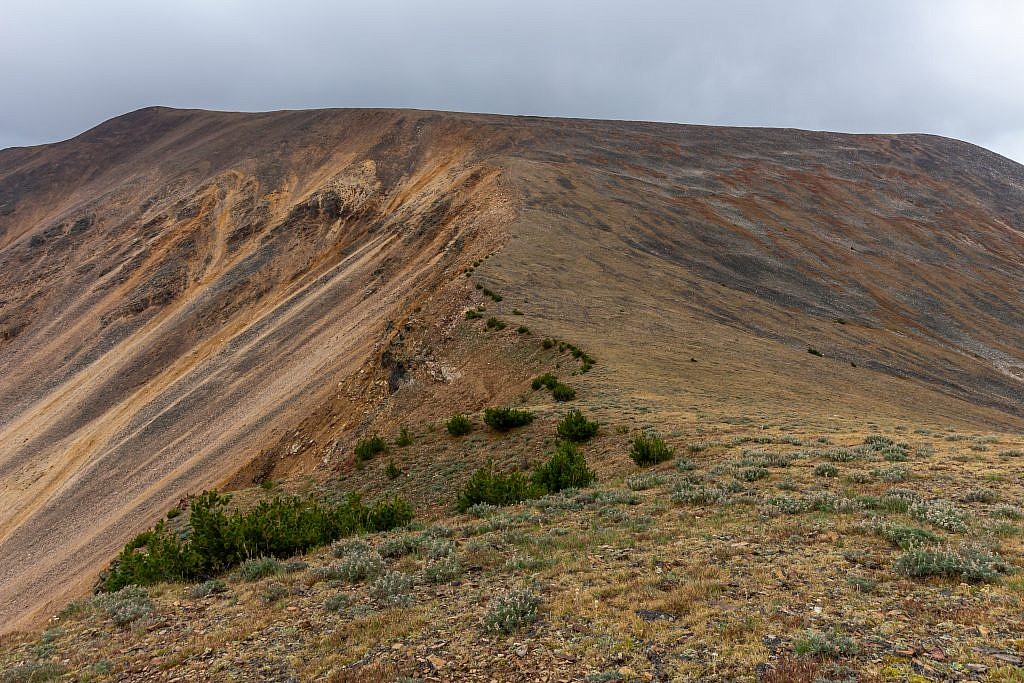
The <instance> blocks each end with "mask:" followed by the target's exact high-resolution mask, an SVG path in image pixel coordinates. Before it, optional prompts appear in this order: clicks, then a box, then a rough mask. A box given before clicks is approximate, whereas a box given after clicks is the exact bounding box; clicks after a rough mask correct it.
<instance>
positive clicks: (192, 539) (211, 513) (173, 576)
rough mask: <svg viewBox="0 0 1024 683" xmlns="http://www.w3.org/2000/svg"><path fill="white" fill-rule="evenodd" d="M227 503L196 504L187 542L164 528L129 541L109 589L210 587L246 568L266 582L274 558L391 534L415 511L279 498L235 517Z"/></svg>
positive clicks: (210, 494)
mask: <svg viewBox="0 0 1024 683" xmlns="http://www.w3.org/2000/svg"><path fill="white" fill-rule="evenodd" d="M228 500H229V497H228V496H224V495H221V494H219V493H217V492H216V491H207V492H204V493H203V494H201V495H199V496H196V497H195V498H194V499H193V500H192V504H191V513H190V515H189V524H188V529H187V531H186V533H185V534H183V535H184V537H185V540H182V538H181V537H180V536H179V535H178V534H177V533H175V532H171V531H170V530H168V529H167V527H166V525H165V524H164V522H163V520H161V521H160V522H158V523H157V524H156V526H155V527H153V529H151V530H150V531H146V532H144V533H142V534H140V535H139V536H137V537H136V538H134V539H132V540H131V541H129V542H128V544H127V545H125V548H124V550H123V551H122V552H121V554H120V555H119V556H118V557H117V559H115V560H114V562H112V563H111V565H110V567H109V568H108V570H107V571H106V572H104V575H103V578H102V589H103V590H106V591H116V590H118V589H120V588H123V587H124V586H127V585H130V584H140V585H150V584H154V583H159V582H162V581H196V580H205V579H209V578H213V577H215V576H218V575H220V574H222V573H223V572H225V571H227V570H229V569H231V568H233V567H236V566H238V565H241V564H242V563H246V566H245V567H244V568H243V569H242V570H241V575H242V577H243V578H246V577H247V576H250V575H253V578H259V577H258V576H255V574H259V573H260V572H262V571H264V570H265V568H267V567H271V568H272V567H273V566H274V563H275V562H277V561H276V560H274V559H273V558H274V557H292V556H294V555H296V554H299V553H303V552H306V551H308V550H310V549H312V548H315V547H319V546H324V545H327V544H329V543H331V542H332V541H334V540H336V539H339V538H343V537H348V536H352V535H354V534H358V533H365V532H375V531H388V530H390V529H394V528H396V527H400V526H405V525H406V524H408V523H409V521H410V520H411V519H412V509H411V508H410V507H409V505H408V503H406V502H405V501H403V500H402V499H400V498H395V499H393V500H391V501H383V500H382V501H378V502H377V503H375V504H373V505H365V504H364V503H363V502H362V500H361V499H360V498H359V496H357V495H354V494H353V495H349V496H348V497H347V498H346V499H345V501H344V502H342V503H340V504H337V505H324V504H321V503H318V502H316V501H313V500H308V499H303V498H299V497H291V498H275V499H274V500H270V501H262V502H260V503H259V504H258V505H257V506H256V507H255V508H252V509H250V510H248V511H246V512H241V511H236V512H233V513H231V514H228V512H227V511H226V510H225V508H224V506H225V505H226V504H227V502H228ZM253 557H256V558H261V559H257V560H252V559H251V558H253ZM277 564H278V566H280V563H277ZM275 573H276V572H275Z"/></svg>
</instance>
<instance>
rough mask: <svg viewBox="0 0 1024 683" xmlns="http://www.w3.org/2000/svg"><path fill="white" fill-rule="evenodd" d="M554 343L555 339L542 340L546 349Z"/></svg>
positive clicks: (542, 344)
mask: <svg viewBox="0 0 1024 683" xmlns="http://www.w3.org/2000/svg"><path fill="white" fill-rule="evenodd" d="M554 345H555V341H554V340H553V339H545V340H544V341H542V342H541V346H543V347H544V348H545V349H550V348H552V347H553V346H554Z"/></svg>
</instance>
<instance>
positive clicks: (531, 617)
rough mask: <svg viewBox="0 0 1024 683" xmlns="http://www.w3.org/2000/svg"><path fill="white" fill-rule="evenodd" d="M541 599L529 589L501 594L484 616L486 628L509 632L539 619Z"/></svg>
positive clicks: (497, 631) (496, 631) (493, 631)
mask: <svg viewBox="0 0 1024 683" xmlns="http://www.w3.org/2000/svg"><path fill="white" fill-rule="evenodd" d="M539 606H540V599H539V598H538V597H537V596H536V595H534V594H533V593H532V592H531V591H529V590H518V591H512V592H510V593H506V594H504V595H499V596H498V597H496V598H494V599H493V600H492V601H491V605H490V610H489V611H488V612H487V615H486V616H485V617H484V629H486V630H487V631H490V632H492V633H503V634H509V633H513V632H515V631H518V630H519V629H521V628H523V627H524V626H527V625H529V624H532V623H533V622H535V621H536V620H537V608H538V607H539Z"/></svg>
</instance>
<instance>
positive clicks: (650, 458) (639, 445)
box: [629, 434, 676, 467]
mask: <svg viewBox="0 0 1024 683" xmlns="http://www.w3.org/2000/svg"><path fill="white" fill-rule="evenodd" d="M675 452H676V451H675V449H674V448H671V447H670V446H669V445H668V444H666V443H665V440H664V439H662V438H661V437H660V436H658V435H656V434H640V435H639V436H637V437H636V438H635V439H633V445H632V446H631V447H630V449H629V457H630V458H632V459H633V462H635V463H636V464H637V465H639V466H640V467H647V466H648V465H656V464H658V463H660V462H665V461H666V460H671V459H672V458H673V457H674V456H675Z"/></svg>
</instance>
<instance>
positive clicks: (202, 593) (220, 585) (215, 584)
mask: <svg viewBox="0 0 1024 683" xmlns="http://www.w3.org/2000/svg"><path fill="white" fill-rule="evenodd" d="M227 589H228V586H227V584H226V583H224V582H223V581H221V580H220V579H210V580H209V581H203V582H202V583H197V584H196V585H194V586H192V587H191V588H189V589H188V597H190V598H205V597H207V596H209V595H213V594H215V593H224V592H225V591H227Z"/></svg>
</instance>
